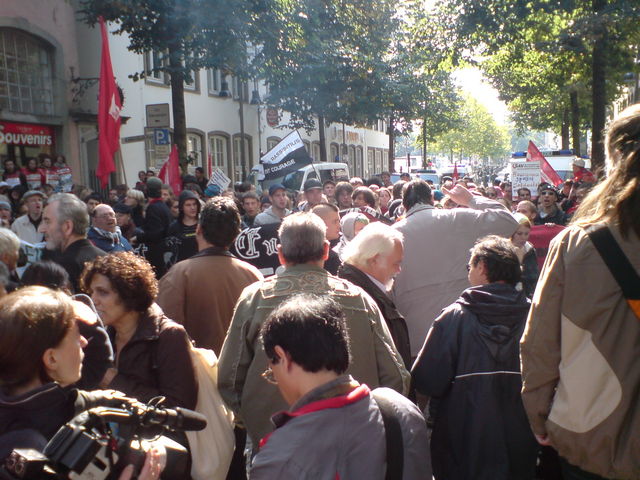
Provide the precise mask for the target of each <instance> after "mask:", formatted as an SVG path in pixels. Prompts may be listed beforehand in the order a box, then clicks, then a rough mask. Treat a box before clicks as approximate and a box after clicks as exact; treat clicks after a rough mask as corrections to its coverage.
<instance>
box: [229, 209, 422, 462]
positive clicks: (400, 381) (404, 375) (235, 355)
mask: <svg viewBox="0 0 640 480" xmlns="http://www.w3.org/2000/svg"><path fill="white" fill-rule="evenodd" d="M325 230H326V225H325V224H324V222H323V221H322V219H321V218H320V217H318V216H317V215H315V214H312V213H302V212H300V213H296V214H293V215H290V216H288V217H286V218H285V219H284V220H283V222H282V225H281V227H280V232H279V233H280V245H279V246H278V256H279V258H280V262H281V263H282V264H283V265H284V266H285V270H284V272H282V273H278V274H277V275H275V276H273V277H270V278H268V279H266V280H265V281H263V282H258V283H255V284H253V285H251V286H249V287H247V288H246V289H245V290H244V292H242V296H241V297H240V299H239V300H238V305H237V308H236V310H235V312H234V315H233V320H232V322H231V326H230V328H229V332H228V335H227V338H226V339H225V342H224V345H223V346H222V353H220V363H219V365H218V388H219V389H220V394H221V395H222V398H223V399H224V400H225V402H226V403H227V405H228V406H229V407H230V408H231V409H232V410H233V411H234V413H235V414H236V415H237V417H239V421H241V422H243V423H244V425H245V427H246V429H247V434H248V435H249V436H250V437H251V440H252V442H253V447H254V451H257V449H258V442H259V441H260V439H262V438H263V437H264V436H265V435H267V434H268V433H270V432H271V431H272V430H273V425H272V424H271V422H270V418H271V416H272V415H273V414H274V413H276V412H278V411H280V410H286V409H287V403H286V402H285V401H284V399H283V398H282V397H281V395H280V393H279V392H278V389H277V387H276V386H275V385H271V384H270V383H268V382H267V381H266V380H265V379H264V378H262V377H261V374H262V373H263V372H264V371H265V370H266V369H267V366H268V365H267V357H266V355H265V352H264V348H263V346H262V342H261V341H260V328H261V326H262V324H263V323H264V321H265V320H266V318H267V316H269V314H270V313H271V312H272V311H273V310H274V309H275V308H276V307H278V306H279V305H280V304H281V303H282V302H283V301H285V300H286V299H288V298H289V297H290V296H292V295H294V294H297V293H311V294H316V295H326V296H330V297H331V298H332V299H333V300H335V301H336V302H338V303H339V304H340V306H341V307H342V309H343V310H344V312H345V315H346V322H347V327H348V329H349V336H350V338H351V354H352V362H351V364H350V366H349V369H348V370H347V372H346V373H348V374H350V375H352V376H353V377H354V378H355V379H356V380H358V381H359V382H361V383H365V384H367V385H368V386H369V387H370V388H372V389H373V388H376V387H380V386H382V387H390V388H393V389H394V390H396V391H398V392H400V393H403V394H406V393H407V392H408V389H409V380H410V377H409V373H408V372H407V370H406V369H405V367H404V364H403V362H402V358H401V357H400V354H399V353H398V351H397V350H396V347H395V346H394V344H393V340H392V339H391V334H390V333H389V329H388V328H387V326H386V324H385V321H384V318H383V317H382V314H381V313H380V310H379V309H378V306H377V305H376V303H375V302H374V301H373V299H372V298H371V297H370V296H369V295H368V294H367V293H366V292H365V291H364V290H362V289H361V288H360V287H357V286H355V285H353V284H352V283H350V282H348V281H347V280H342V279H340V278H337V277H334V276H332V275H330V274H329V273H328V272H327V271H326V270H324V269H323V268H322V267H323V264H324V261H325V260H326V258H327V255H328V253H329V242H327V240H326V238H325Z"/></svg>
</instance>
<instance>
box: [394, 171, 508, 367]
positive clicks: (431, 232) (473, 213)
mask: <svg viewBox="0 0 640 480" xmlns="http://www.w3.org/2000/svg"><path fill="white" fill-rule="evenodd" d="M403 189H404V190H403V196H402V203H403V206H404V210H405V217H404V218H403V219H402V220H400V221H399V222H398V223H396V224H395V225H394V228H397V229H398V230H399V231H400V232H402V234H403V235H404V259H403V261H402V271H401V272H400V273H399V274H398V276H397V277H396V279H395V282H394V287H393V299H394V302H395V304H396V306H397V307H398V310H399V311H400V313H401V314H402V315H403V316H404V318H405V320H406V322H407V327H408V328H409V335H410V339H411V350H412V355H414V356H415V355H416V354H417V353H418V349H419V348H420V346H421V345H422V343H423V342H424V339H425V336H426V334H427V331H428V330H429V327H430V326H431V322H432V321H433V319H434V318H436V317H437V316H438V314H439V313H440V312H441V311H442V309H443V308H444V307H446V306H447V305H449V304H450V303H451V302H453V301H454V300H455V299H456V297H457V295H458V293H459V292H461V291H462V290H463V289H464V288H465V287H466V286H467V271H466V269H465V265H466V264H467V260H468V259H469V249H470V248H471V247H472V246H473V244H474V243H475V241H476V240H477V239H478V238H479V237H484V236H485V235H490V234H498V235H502V236H504V237H510V236H511V235H512V234H513V232H515V231H516V229H517V228H518V222H517V221H516V220H515V219H514V218H513V216H512V215H511V212H509V210H508V209H507V208H506V207H505V206H504V205H502V204H501V203H500V202H498V201H497V200H491V199H489V198H486V197H481V196H477V195H473V194H472V193H471V192H470V191H469V190H467V189H466V188H465V187H463V186H462V185H456V186H454V187H451V188H450V189H449V188H447V187H442V191H443V193H445V194H446V195H448V196H449V197H450V198H451V200H452V201H454V202H455V203H457V204H458V205H460V206H461V207H462V208H455V209H453V210H447V209H440V208H435V207H434V205H433V198H432V194H431V188H430V187H429V185H427V183H426V182H425V181H424V180H420V179H418V180H413V181H411V182H409V183H407V184H405V185H404V187H403ZM425 272H429V273H430V274H425Z"/></svg>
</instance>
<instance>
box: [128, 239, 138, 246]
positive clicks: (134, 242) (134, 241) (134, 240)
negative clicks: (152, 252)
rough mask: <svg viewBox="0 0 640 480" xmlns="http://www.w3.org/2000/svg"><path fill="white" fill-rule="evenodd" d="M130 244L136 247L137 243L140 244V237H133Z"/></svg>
mask: <svg viewBox="0 0 640 480" xmlns="http://www.w3.org/2000/svg"><path fill="white" fill-rule="evenodd" d="M129 243H130V244H131V245H135V244H136V243H138V237H131V239H130V240H129Z"/></svg>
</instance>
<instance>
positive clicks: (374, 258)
mask: <svg viewBox="0 0 640 480" xmlns="http://www.w3.org/2000/svg"><path fill="white" fill-rule="evenodd" d="M403 256H404V247H403V237H402V233H401V232H399V231H398V230H396V229H395V228H393V227H390V226H389V225H385V224H384V223H382V222H373V223H370V224H369V225H367V226H366V227H364V228H363V229H362V230H361V231H360V233H359V234H358V235H356V237H355V238H354V239H353V240H352V241H351V242H349V243H348V244H347V247H346V249H345V251H344V263H343V265H342V267H341V268H340V270H339V271H338V276H340V277H341V278H344V279H346V280H349V281H350V282H351V283H353V284H355V285H358V286H359V287H361V288H362V289H363V290H364V291H365V292H367V293H368V294H369V295H371V298H373V299H374V300H375V302H376V303H377V304H378V308H380V311H381V312H382V316H383V317H384V319H385V321H386V322H387V327H389V331H390V332H391V337H392V338H393V341H394V343H395V345H396V348H397V349H398V352H399V353H400V355H401V356H402V360H403V361H404V364H405V366H406V367H407V368H411V346H410V341H409V330H408V329H407V323H406V322H405V320H404V317H403V316H402V315H401V314H400V312H398V309H397V308H396V306H395V304H394V303H393V300H392V299H391V298H390V296H389V292H390V290H391V287H392V286H393V279H394V277H395V276H396V275H397V274H398V273H399V272H400V266H401V264H402V258H403Z"/></svg>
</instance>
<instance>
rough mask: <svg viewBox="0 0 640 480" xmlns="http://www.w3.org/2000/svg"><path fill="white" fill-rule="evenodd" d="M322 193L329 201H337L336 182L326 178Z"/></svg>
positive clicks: (333, 202)
mask: <svg viewBox="0 0 640 480" xmlns="http://www.w3.org/2000/svg"><path fill="white" fill-rule="evenodd" d="M322 193H323V194H324V196H325V197H326V198H327V202H329V203H332V204H335V203H336V182H334V181H333V180H331V179H329V180H325V181H324V183H323V184H322Z"/></svg>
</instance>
